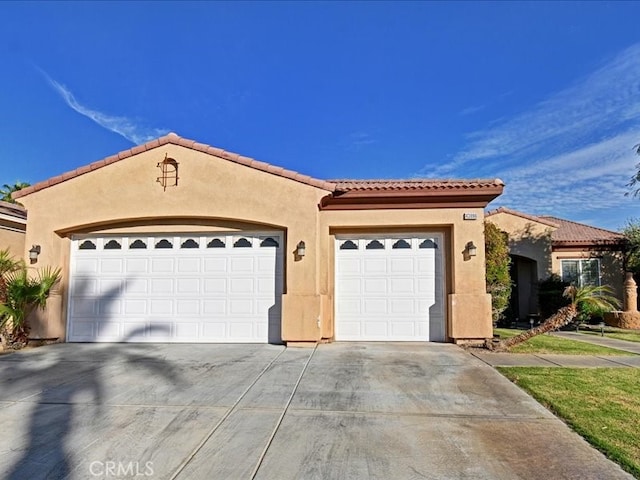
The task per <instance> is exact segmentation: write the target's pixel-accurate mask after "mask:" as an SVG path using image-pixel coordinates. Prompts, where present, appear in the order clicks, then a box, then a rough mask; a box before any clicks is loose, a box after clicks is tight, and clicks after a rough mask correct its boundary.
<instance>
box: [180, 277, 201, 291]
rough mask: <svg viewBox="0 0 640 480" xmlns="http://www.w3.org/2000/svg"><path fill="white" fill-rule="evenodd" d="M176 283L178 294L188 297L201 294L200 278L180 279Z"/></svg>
mask: <svg viewBox="0 0 640 480" xmlns="http://www.w3.org/2000/svg"><path fill="white" fill-rule="evenodd" d="M176 283H177V285H176V291H177V292H178V293H182V294H187V295H189V294H191V295H197V294H199V293H200V279H199V278H178V279H177V281H176Z"/></svg>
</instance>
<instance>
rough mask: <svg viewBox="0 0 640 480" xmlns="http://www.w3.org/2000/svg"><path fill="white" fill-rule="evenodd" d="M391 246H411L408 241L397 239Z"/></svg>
mask: <svg viewBox="0 0 640 480" xmlns="http://www.w3.org/2000/svg"><path fill="white" fill-rule="evenodd" d="M391 248H396V249H398V248H411V244H410V243H409V242H407V241H406V240H398V241H397V242H396V243H394V244H393V247H391Z"/></svg>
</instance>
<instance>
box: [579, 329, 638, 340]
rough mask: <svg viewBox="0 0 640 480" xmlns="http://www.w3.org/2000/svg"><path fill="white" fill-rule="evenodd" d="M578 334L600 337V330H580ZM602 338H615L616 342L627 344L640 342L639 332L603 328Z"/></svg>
mask: <svg viewBox="0 0 640 480" xmlns="http://www.w3.org/2000/svg"><path fill="white" fill-rule="evenodd" d="M579 333H584V334H587V335H598V336H600V329H598V330H583V329H580V331H579ZM604 336H605V337H609V338H616V339H618V340H626V341H628V342H640V332H639V331H638V330H611V329H608V327H605V329H604Z"/></svg>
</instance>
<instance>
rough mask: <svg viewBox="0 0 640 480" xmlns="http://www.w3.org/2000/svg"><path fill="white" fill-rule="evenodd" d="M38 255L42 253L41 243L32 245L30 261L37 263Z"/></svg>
mask: <svg viewBox="0 0 640 480" xmlns="http://www.w3.org/2000/svg"><path fill="white" fill-rule="evenodd" d="M38 255H40V245H32V246H31V250H29V261H30V262H31V263H36V262H37V261H38Z"/></svg>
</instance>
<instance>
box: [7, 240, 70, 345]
mask: <svg viewBox="0 0 640 480" xmlns="http://www.w3.org/2000/svg"><path fill="white" fill-rule="evenodd" d="M5 256H6V255H5V251H2V252H0V266H1V263H2V262H1V260H2V258H4V257H5ZM29 270H30V269H29V268H28V267H27V266H26V265H25V264H24V262H15V263H14V266H13V267H12V268H9V269H8V270H7V271H6V272H4V273H3V274H2V276H1V278H2V283H1V284H0V288H2V291H1V292H0V297H1V299H2V303H0V328H2V330H3V331H4V334H5V335H6V336H7V337H8V338H9V341H10V343H11V344H13V345H14V346H22V345H26V343H27V341H28V334H27V327H26V320H27V318H28V317H29V315H30V314H31V313H32V312H33V311H34V310H35V309H36V308H44V307H45V305H46V302H47V298H49V293H50V292H51V289H52V288H53V287H54V286H55V285H56V283H58V281H59V280H60V269H52V268H51V267H46V268H43V269H41V270H38V271H36V273H35V275H34V276H31V275H29V273H30V272H29Z"/></svg>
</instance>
